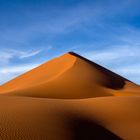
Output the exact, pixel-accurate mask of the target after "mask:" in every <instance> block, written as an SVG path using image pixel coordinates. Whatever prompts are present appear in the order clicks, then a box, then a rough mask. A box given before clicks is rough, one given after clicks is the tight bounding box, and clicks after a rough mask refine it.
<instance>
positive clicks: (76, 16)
mask: <svg viewBox="0 0 140 140" xmlns="http://www.w3.org/2000/svg"><path fill="white" fill-rule="evenodd" d="M139 7H140V1H139V0H59V1H58V0H0V84H3V83H5V82H7V81H8V80H10V79H12V78H14V77H16V76H18V75H20V74H22V73H24V72H26V71H28V70H30V69H32V68H34V67H36V66H38V65H40V64H42V63H44V62H45V61H47V60H49V59H51V58H53V57H56V56H58V55H61V54H63V53H66V52H68V51H74V52H76V53H78V54H81V55H83V56H85V57H87V58H89V59H90V60H92V61H94V62H96V63H98V64H100V65H102V66H104V67H106V68H109V69H110V70H112V71H114V72H116V73H118V74H120V75H122V76H124V77H126V78H128V79H129V80H131V81H133V82H136V83H137V84H140V62H139V60H140V8H139Z"/></svg>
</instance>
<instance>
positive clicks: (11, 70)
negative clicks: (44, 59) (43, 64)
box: [0, 64, 39, 84]
mask: <svg viewBox="0 0 140 140" xmlns="http://www.w3.org/2000/svg"><path fill="white" fill-rule="evenodd" d="M37 66H39V64H26V65H17V66H9V67H3V68H0V77H2V78H0V84H3V83H5V82H7V81H9V80H11V79H13V78H15V77H17V76H19V75H21V74H22V73H24V72H27V71H29V70H31V69H33V68H35V67H37Z"/></svg>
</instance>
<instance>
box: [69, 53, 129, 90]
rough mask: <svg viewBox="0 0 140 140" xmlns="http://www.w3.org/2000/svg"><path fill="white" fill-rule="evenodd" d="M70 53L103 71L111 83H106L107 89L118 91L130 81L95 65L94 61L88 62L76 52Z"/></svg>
mask: <svg viewBox="0 0 140 140" xmlns="http://www.w3.org/2000/svg"><path fill="white" fill-rule="evenodd" d="M69 53H70V54H71V55H74V56H76V57H79V58H81V59H83V60H85V61H86V62H87V63H89V64H91V65H92V66H93V67H95V68H96V69H98V70H99V71H101V73H103V74H104V75H106V76H108V80H109V82H107V83H104V86H105V87H108V88H111V89H116V90H117V89H121V88H123V87H124V85H125V82H126V81H129V80H128V79H126V78H124V77H122V76H120V75H118V74H116V73H114V72H112V71H111V70H109V69H106V68H104V67H102V66H100V65H98V64H96V63H94V62H92V61H90V60H88V59H86V58H84V57H82V56H81V55H79V54H76V53H74V52H69ZM129 82H131V81H129Z"/></svg>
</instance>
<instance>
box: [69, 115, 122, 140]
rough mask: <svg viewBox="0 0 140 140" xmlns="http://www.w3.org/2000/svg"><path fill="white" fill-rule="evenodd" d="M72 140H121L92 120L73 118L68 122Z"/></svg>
mask: <svg viewBox="0 0 140 140" xmlns="http://www.w3.org/2000/svg"><path fill="white" fill-rule="evenodd" d="M69 126H70V129H71V132H72V140H122V139H121V138H120V137H118V136H117V135H115V134H113V133H112V132H110V131H109V130H107V129H106V128H104V127H102V126H101V125H99V124H97V123H96V122H94V121H93V120H89V119H87V118H82V117H80V116H79V117H74V118H71V120H69Z"/></svg>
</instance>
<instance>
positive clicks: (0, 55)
mask: <svg viewBox="0 0 140 140" xmlns="http://www.w3.org/2000/svg"><path fill="white" fill-rule="evenodd" d="M41 51H42V50H36V51H20V50H12V49H9V50H2V51H1V52H0V65H7V64H8V63H10V60H11V59H13V58H19V59H24V58H29V57H32V56H35V55H37V54H39V53H40V52H41Z"/></svg>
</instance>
